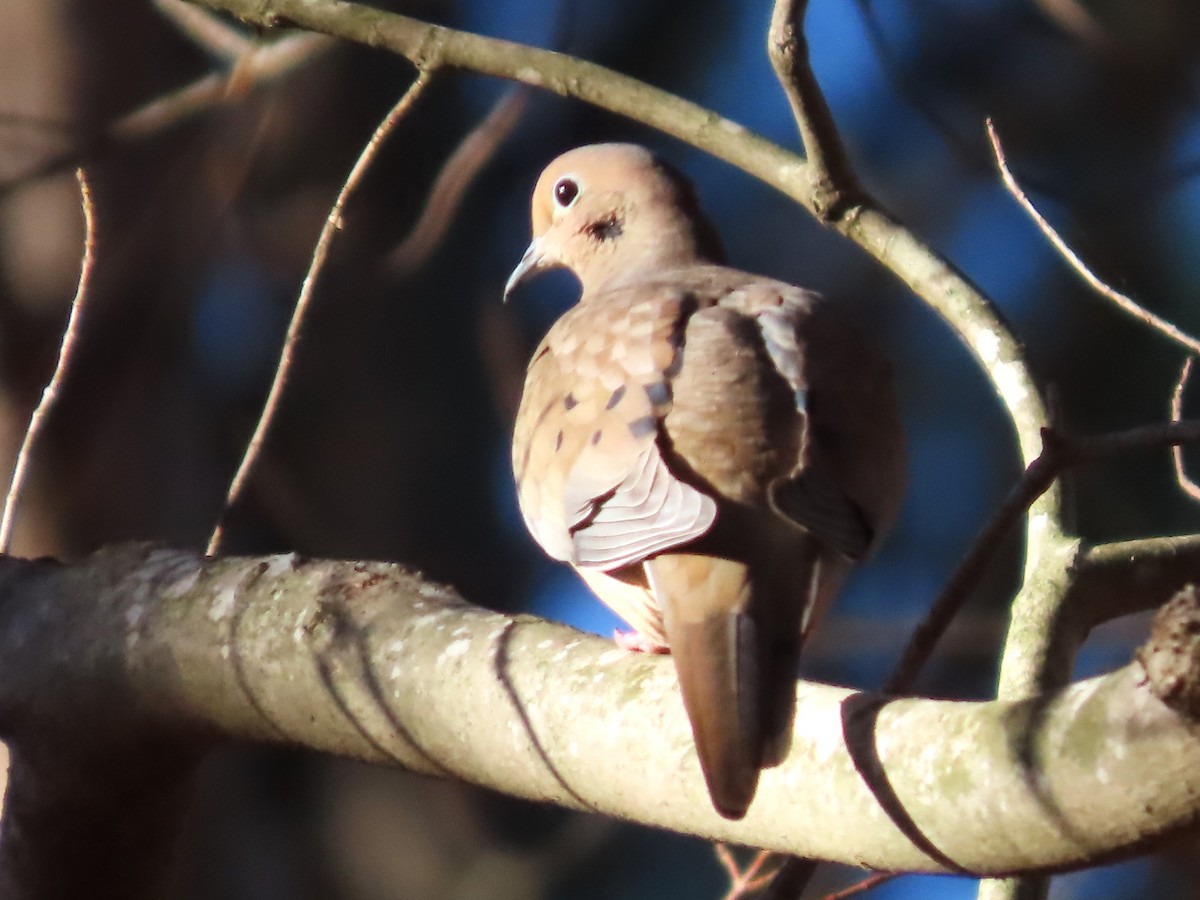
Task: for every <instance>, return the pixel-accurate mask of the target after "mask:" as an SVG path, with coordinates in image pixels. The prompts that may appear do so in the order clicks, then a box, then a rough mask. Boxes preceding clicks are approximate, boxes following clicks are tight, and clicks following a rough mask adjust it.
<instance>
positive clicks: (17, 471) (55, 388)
mask: <svg viewBox="0 0 1200 900" xmlns="http://www.w3.org/2000/svg"><path fill="white" fill-rule="evenodd" d="M75 178H76V180H77V181H78V182H79V198H80V199H79V202H80V205H81V206H82V207H83V260H82V262H80V264H79V283H78V284H77V285H76V287H75V297H74V299H73V300H71V312H70V314H69V315H68V317H67V327H66V330H65V331H64V332H63V337H62V343H61V344H60V345H59V348H58V361H57V362H56V363H55V365H54V374H53V375H51V376H50V382H49V383H48V384H47V385H46V387H45V388H44V389H43V390H42V397H41V399H40V400H39V401H38V404H37V406H36V407H35V408H34V410H33V415H32V416H30V419H29V427H28V428H26V429H25V437H24V439H23V440H22V441H21V449H20V450H19V451H18V452H17V460H16V463H15V464H14V465H13V472H12V480H11V481H9V484H8V492H7V493H6V494H5V496H4V511H3V513H0V553H7V552H8V548H9V542H10V541H11V539H12V529H13V523H14V521H15V520H16V515H17V507H18V505H19V504H20V501H21V494H22V493H23V491H24V488H25V476H26V473H27V472H28V469H29V460H30V458H31V457H32V455H33V448H34V445H35V444H36V443H37V440H38V438H39V437H40V435H41V433H42V430H43V429H44V428H45V426H46V421H47V419H48V418H49V415H50V411H51V410H52V409H53V407H54V404H55V402H56V401H57V400H58V395H59V391H60V390H61V388H62V383H63V380H64V379H65V378H66V373H67V366H68V364H69V363H70V361H71V356H72V355H73V352H74V350H75V343H76V340H77V339H78V337H79V320H80V315H81V313H82V310H83V305H84V301H85V300H86V299H87V288H88V282H89V280H90V279H91V275H92V264H93V263H94V262H95V257H96V217H95V206H94V204H93V202H92V189H91V186H90V185H89V184H88V180H87V175H86V174H85V173H84V171H83V169H79V170H77V171H76V172H75Z"/></svg>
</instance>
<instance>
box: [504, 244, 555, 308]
mask: <svg viewBox="0 0 1200 900" xmlns="http://www.w3.org/2000/svg"><path fill="white" fill-rule="evenodd" d="M555 265H557V263H555V262H554V261H553V260H549V259H547V258H546V254H545V253H544V252H543V250H542V244H541V241H540V240H539V239H538V238H534V239H533V240H532V241H531V242H530V244H529V248H528V249H527V250H526V251H525V255H524V256H522V257H521V261H520V262H519V263H517V267H516V268H515V269H513V273H512V274H511V275H509V276H508V283H507V284H505V285H504V301H505V302H506V303H507V302H508V297H509V295H510V294H511V293H512V292H513V291H514V290H516V288H517V285H519V284H521V283H522V282H524V281H526V280H528V279H529V278H530V277H531V276H533V275H535V274H537V273H538V272H541V271H542V270H544V269H549V268H553V267H554V266H555Z"/></svg>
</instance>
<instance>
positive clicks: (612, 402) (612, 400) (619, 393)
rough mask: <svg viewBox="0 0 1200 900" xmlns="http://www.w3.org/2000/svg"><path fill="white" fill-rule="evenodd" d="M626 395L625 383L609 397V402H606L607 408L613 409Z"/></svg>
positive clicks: (605, 406)
mask: <svg viewBox="0 0 1200 900" xmlns="http://www.w3.org/2000/svg"><path fill="white" fill-rule="evenodd" d="M624 396H625V385H621V386H620V387H618V388H617V389H616V390H615V391H613V392H612V394H611V395H610V396H609V398H608V403H606V404H604V408H605V409H612V408H613V407H614V406H616V405H617V404H618V403H620V402H621V398H622V397H624Z"/></svg>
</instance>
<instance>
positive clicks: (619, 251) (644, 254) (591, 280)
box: [577, 221, 721, 296]
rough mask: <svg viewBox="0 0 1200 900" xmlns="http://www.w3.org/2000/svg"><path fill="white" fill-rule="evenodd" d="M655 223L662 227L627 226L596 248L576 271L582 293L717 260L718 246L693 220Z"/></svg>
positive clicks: (602, 289)
mask: <svg viewBox="0 0 1200 900" xmlns="http://www.w3.org/2000/svg"><path fill="white" fill-rule="evenodd" d="M646 224H649V223H646ZM657 224H658V225H660V226H662V225H665V226H666V227H651V228H637V229H632V228H631V229H629V230H627V231H625V232H624V233H623V234H621V235H620V237H619V238H618V239H617V240H614V241H612V242H611V244H610V245H609V246H600V247H596V248H595V251H596V252H595V253H594V254H592V256H591V258H590V259H589V260H588V265H587V266H586V267H585V268H584V269H583V271H577V274H578V276H579V280H580V282H582V284H583V293H584V295H585V296H586V295H588V294H595V293H601V292H603V291H606V290H610V289H612V288H616V287H620V286H621V285H623V284H628V283H630V282H636V281H643V280H646V279H653V278H655V277H657V276H658V275H660V274H661V273H662V272H665V271H671V270H676V269H686V268H688V267H690V266H696V265H704V264H707V263H715V262H720V261H721V253H720V247H719V246H718V245H716V244H715V243H714V242H713V241H712V240H710V237H709V233H705V232H701V231H700V229H699V227H698V225H697V224H696V223H694V222H692V221H687V222H682V223H680V222H672V223H657ZM702 224H704V225H707V223H702ZM709 231H710V232H711V229H709Z"/></svg>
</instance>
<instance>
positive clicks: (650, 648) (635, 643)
mask: <svg viewBox="0 0 1200 900" xmlns="http://www.w3.org/2000/svg"><path fill="white" fill-rule="evenodd" d="M613 643H615V644H616V645H617V646H618V647H620V648H621V649H622V650H628V651H629V652H630V653H670V652H671V649H670V648H669V647H667V646H666V645H665V644H660V643H659V642H658V641H655V640H651V639H650V638H648V637H646V636H645V635H644V634H642V633H641V632H640V631H620V630H617V631H614V632H613Z"/></svg>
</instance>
